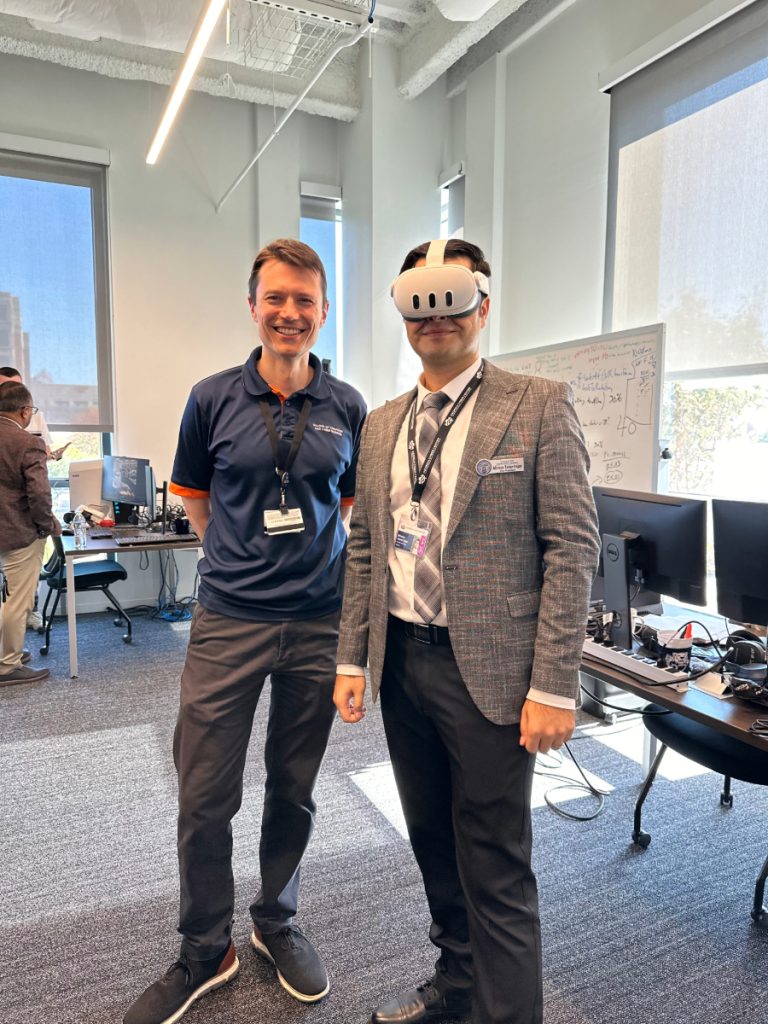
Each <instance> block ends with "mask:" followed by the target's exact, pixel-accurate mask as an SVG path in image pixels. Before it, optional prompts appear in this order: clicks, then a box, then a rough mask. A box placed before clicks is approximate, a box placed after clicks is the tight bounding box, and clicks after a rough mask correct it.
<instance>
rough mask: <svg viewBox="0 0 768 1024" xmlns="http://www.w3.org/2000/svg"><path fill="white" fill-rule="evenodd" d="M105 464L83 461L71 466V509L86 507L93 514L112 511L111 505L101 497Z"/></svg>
mask: <svg viewBox="0 0 768 1024" xmlns="http://www.w3.org/2000/svg"><path fill="white" fill-rule="evenodd" d="M103 473H104V462H103V460H102V459H81V460H80V461H79V462H70V464H69V507H70V508H71V509H76V508H80V506H84V507H85V508H86V509H89V510H90V511H91V513H92V514H97V513H98V512H101V515H102V516H105V515H107V513H108V512H109V511H110V504H109V502H108V501H105V500H104V499H103V498H102V496H101V487H102V476H103Z"/></svg>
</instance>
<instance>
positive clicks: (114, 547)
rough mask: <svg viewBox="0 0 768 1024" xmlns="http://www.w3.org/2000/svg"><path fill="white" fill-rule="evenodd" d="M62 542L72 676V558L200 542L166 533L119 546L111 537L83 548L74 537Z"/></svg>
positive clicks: (74, 613) (74, 624)
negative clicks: (160, 537)
mask: <svg viewBox="0 0 768 1024" xmlns="http://www.w3.org/2000/svg"><path fill="white" fill-rule="evenodd" d="M61 540H62V543H63V544H64V566H65V569H66V579H67V632H68V635H69V674H70V675H71V676H72V678H73V679H74V678H75V676H76V675H77V611H76V608H75V561H76V560H77V559H78V558H87V557H88V556H89V555H125V554H132V553H133V552H135V551H136V552H138V551H168V550H169V549H171V550H174V551H179V550H186V551H190V550H191V551H197V550H198V548H199V544H193V543H192V542H191V541H182V540H179V539H178V538H177V537H175V536H174V534H172V533H171V534H168V539H167V541H163V542H162V543H161V544H131V545H130V546H125V547H121V546H120V545H119V544H116V543H115V541H114V539H113V538H112V537H99V538H96V539H94V538H93V537H89V538H88V543H87V545H86V546H85V547H84V548H76V547H75V538H74V537H72V536H65V537H62V538H61Z"/></svg>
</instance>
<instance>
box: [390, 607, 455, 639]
mask: <svg viewBox="0 0 768 1024" xmlns="http://www.w3.org/2000/svg"><path fill="white" fill-rule="evenodd" d="M389 624H390V626H391V627H392V628H393V629H396V630H397V631H398V632H400V633H404V634H405V635H406V636H407V637H409V638H410V639H411V640H418V642H419V643H420V644H439V645H440V646H442V647H446V646H449V645H450V643H451V637H450V634H449V632H448V627H447V626H433V625H429V626H427V625H425V624H424V623H423V622H405V621H404V620H403V619H398V618H397V616H396V615H390V616H389Z"/></svg>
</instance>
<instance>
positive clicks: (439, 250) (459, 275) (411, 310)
mask: <svg viewBox="0 0 768 1024" xmlns="http://www.w3.org/2000/svg"><path fill="white" fill-rule="evenodd" d="M446 242H447V239H445V238H441V239H438V240H436V241H434V242H430V244H429V249H428V250H427V257H426V260H427V262H426V265H425V266H423V267H413V268H412V269H411V270H406V271H404V272H403V273H402V274H401V275H400V276H399V277H396V278H395V280H394V281H393V282H392V288H391V289H390V294H391V296H392V298H393V299H394V300H395V306H396V307H397V311H398V313H399V314H400V316H401V317H402V318H403V320H414V321H415V320H426V319H427V318H428V317H432V316H449V317H461V316H469V315H470V313H474V311H475V310H476V309H477V307H478V306H479V305H480V303H481V302H482V301H483V297H484V296H486V295H489V294H490V290H491V288H490V283H489V281H488V278H487V277H486V276H485V274H481V273H480V271H479V270H474V271H473V270H470V269H469V268H468V267H465V266H464V265H463V264H461V263H446V262H445V246H446Z"/></svg>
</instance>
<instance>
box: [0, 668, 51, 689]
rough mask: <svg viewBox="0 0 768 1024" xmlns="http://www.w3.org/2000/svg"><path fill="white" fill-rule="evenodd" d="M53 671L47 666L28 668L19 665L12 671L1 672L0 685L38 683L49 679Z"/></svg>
mask: <svg viewBox="0 0 768 1024" xmlns="http://www.w3.org/2000/svg"><path fill="white" fill-rule="evenodd" d="M50 674H51V673H50V672H49V671H48V669H47V668H27V666H26V665H17V666H16V668H15V669H13V670H12V671H11V672H6V673H3V674H0V686H13V685H14V684H15V683H37V682H39V681H40V680H41V679H47V678H48V676H49V675H50Z"/></svg>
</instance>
